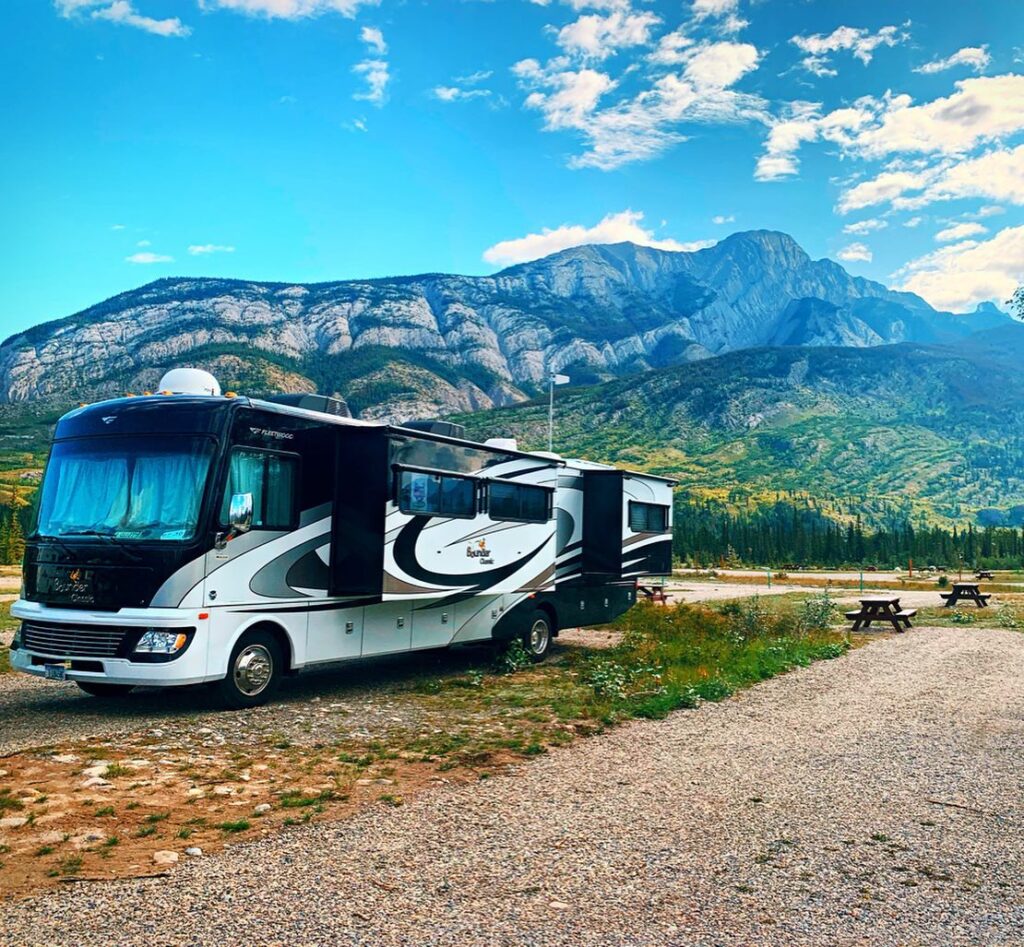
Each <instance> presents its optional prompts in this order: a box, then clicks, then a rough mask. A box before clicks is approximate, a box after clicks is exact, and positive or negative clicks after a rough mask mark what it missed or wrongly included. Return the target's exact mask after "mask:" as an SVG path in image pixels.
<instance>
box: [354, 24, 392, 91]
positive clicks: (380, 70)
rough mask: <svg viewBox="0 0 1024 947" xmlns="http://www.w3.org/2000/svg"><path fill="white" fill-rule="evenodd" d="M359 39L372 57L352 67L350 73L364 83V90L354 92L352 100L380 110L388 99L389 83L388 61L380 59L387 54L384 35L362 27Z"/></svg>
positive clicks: (374, 29) (376, 30)
mask: <svg viewBox="0 0 1024 947" xmlns="http://www.w3.org/2000/svg"><path fill="white" fill-rule="evenodd" d="M360 38H361V39H362V41H363V43H364V44H365V45H366V47H367V49H368V50H369V52H370V53H372V54H373V55H371V56H368V57H367V58H366V59H364V60H362V61H361V62H358V63H356V64H355V65H354V66H353V67H352V71H353V72H354V73H355V74H356V75H357V76H362V78H363V80H364V81H365V82H366V88H365V90H364V91H362V92H356V93H355V94H354V95H353V96H352V98H353V99H357V100H359V101H363V102H369V103H370V104H371V105H375V106H377V108H380V107H381V106H382V105H383V104H384V103H385V102H386V101H387V99H388V83H389V82H390V81H391V73H390V70H389V67H388V61H387V60H386V59H384V58H382V57H383V54H384V53H385V52H387V48H388V47H387V43H385V42H384V34H383V33H381V31H380V30H378V29H376V28H374V27H365V26H364V27H363V29H362V32H361V34H360Z"/></svg>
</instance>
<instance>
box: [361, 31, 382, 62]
mask: <svg viewBox="0 0 1024 947" xmlns="http://www.w3.org/2000/svg"><path fill="white" fill-rule="evenodd" d="M359 38H360V39H361V40H362V41H363V42H364V43H365V44H366V45H367V46H369V47H370V49H372V50H373V51H374V52H375V53H377V55H378V56H383V55H384V54H385V53H386V52H387V51H388V44H387V43H385V42H384V34H383V33H382V32H381V31H380V30H379V29H377V27H375V26H364V27H363V28H362V29H361V30H360V31H359Z"/></svg>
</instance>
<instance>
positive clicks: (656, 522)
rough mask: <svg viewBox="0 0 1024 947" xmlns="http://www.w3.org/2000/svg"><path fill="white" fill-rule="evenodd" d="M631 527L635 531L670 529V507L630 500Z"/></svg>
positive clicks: (663, 530) (656, 531) (647, 531)
mask: <svg viewBox="0 0 1024 947" xmlns="http://www.w3.org/2000/svg"><path fill="white" fill-rule="evenodd" d="M629 528H630V530H632V531H633V532H634V533H664V532H665V531H666V530H667V529H668V507H667V506H662V505H661V504H660V503H638V502H637V501H636V500H630V501H629Z"/></svg>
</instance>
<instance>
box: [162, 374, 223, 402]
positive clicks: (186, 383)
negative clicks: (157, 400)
mask: <svg viewBox="0 0 1024 947" xmlns="http://www.w3.org/2000/svg"><path fill="white" fill-rule="evenodd" d="M157 390H159V391H169V392H171V394H174V395H213V396H214V397H218V396H219V395H220V383H219V382H218V381H217V379H216V378H214V377H213V375H211V374H210V373H209V372H204V371H203V370H202V369H201V368H172V369H171V370H170V371H169V372H167V374H165V375H164V377H163V378H161V379H160V384H159V386H158V389H157Z"/></svg>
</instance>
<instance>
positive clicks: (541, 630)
mask: <svg viewBox="0 0 1024 947" xmlns="http://www.w3.org/2000/svg"><path fill="white" fill-rule="evenodd" d="M523 645H524V646H525V648H526V653H527V654H529V656H530V657H531V659H533V660H534V661H543V660H544V658H546V657H547V654H548V650H549V649H550V648H551V617H550V616H549V615H548V613H547V612H545V611H542V610H541V609H539V608H538V609H537V611H535V612H534V613H533V616H532V617H531V618H530V626H529V628H528V629H527V631H526V632H525V634H524V635H523Z"/></svg>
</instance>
